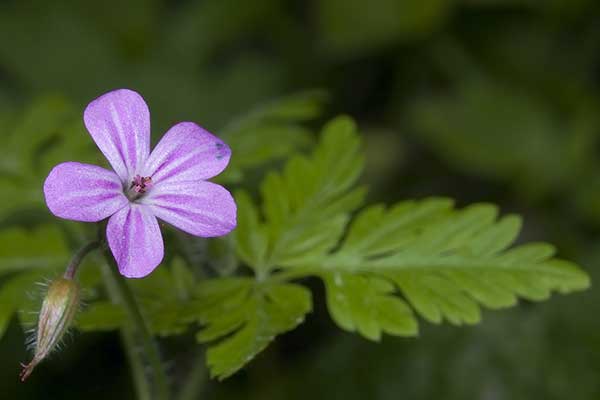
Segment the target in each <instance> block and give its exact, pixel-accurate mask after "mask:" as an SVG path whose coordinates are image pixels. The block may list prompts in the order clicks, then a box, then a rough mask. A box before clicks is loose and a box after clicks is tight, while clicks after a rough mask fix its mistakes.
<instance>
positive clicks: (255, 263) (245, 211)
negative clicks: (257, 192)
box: [233, 191, 268, 271]
mask: <svg viewBox="0 0 600 400" xmlns="http://www.w3.org/2000/svg"><path fill="white" fill-rule="evenodd" d="M235 200H236V204H237V208H238V226H237V228H236V229H235V230H234V231H233V237H234V241H235V246H236V250H237V253H238V256H239V257H240V258H241V259H242V260H243V261H244V262H245V263H246V264H248V265H250V266H252V267H253V268H254V269H255V270H256V271H261V270H262V269H263V268H264V265H265V257H266V251H267V245H268V242H267V234H266V231H265V226H264V224H262V223H261V222H260V220H259V215H258V210H257V209H256V207H255V206H254V203H253V202H252V199H251V198H250V196H249V195H248V194H247V193H246V192H244V191H238V192H237V193H236V194H235Z"/></svg>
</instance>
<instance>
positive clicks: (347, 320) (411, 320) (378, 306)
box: [321, 272, 418, 341]
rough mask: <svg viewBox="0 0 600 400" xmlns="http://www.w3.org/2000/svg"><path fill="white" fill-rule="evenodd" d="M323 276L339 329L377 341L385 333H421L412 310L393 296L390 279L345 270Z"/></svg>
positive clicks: (328, 306) (411, 334)
mask: <svg viewBox="0 0 600 400" xmlns="http://www.w3.org/2000/svg"><path fill="white" fill-rule="evenodd" d="M321 277H322V278H323V280H324V281H325V287H326V289H327V308H328V309H329V313H330V314H331V317H332V318H333V320H334V321H335V322H336V324H337V325H338V326H339V327H340V328H342V329H344V330H347V331H350V332H354V331H357V332H358V333H360V334H361V335H363V336H364V337H366V338H368V339H371V340H376V341H379V340H380V338H381V333H382V332H386V333H389V334H392V335H401V336H414V335H416V334H417V333H418V324H417V320H416V319H415V317H414V316H413V313H412V310H411V309H410V307H408V305H407V304H406V303H405V302H404V301H403V300H402V299H400V298H399V297H397V296H395V295H394V292H395V288H394V285H393V284H392V283H391V282H389V281H387V280H384V279H381V278H377V277H372V276H362V275H356V274H351V273H345V272H330V273H323V274H321Z"/></svg>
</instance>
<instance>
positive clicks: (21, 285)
mask: <svg viewBox="0 0 600 400" xmlns="http://www.w3.org/2000/svg"><path fill="white" fill-rule="evenodd" d="M43 278H44V272H43V271H32V272H26V273H22V274H18V275H16V276H14V277H12V278H10V279H8V280H7V281H5V282H4V283H3V284H2V286H0V338H2V336H3V335H4V332H5V331H6V328H7V326H8V323H9V322H10V319H11V317H12V316H13V314H14V313H15V312H18V311H22V312H23V313H26V314H27V315H29V316H30V317H31V316H32V315H33V314H31V313H33V312H36V311H38V310H35V309H32V308H31V304H32V303H33V302H35V298H34V293H35V291H36V290H40V289H39V288H38V287H37V286H36V283H39V282H41V281H42V279H43ZM40 292H41V290H40ZM38 297H39V296H38Z"/></svg>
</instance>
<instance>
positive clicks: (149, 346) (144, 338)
mask: <svg viewBox="0 0 600 400" xmlns="http://www.w3.org/2000/svg"><path fill="white" fill-rule="evenodd" d="M104 258H105V259H106V261H107V262H106V263H105V264H104V269H105V271H106V274H105V276H106V279H105V282H106V283H107V285H108V286H109V290H110V291H111V292H112V293H114V295H115V297H116V299H115V300H116V301H117V302H118V303H119V304H121V305H122V306H123V308H124V309H125V312H126V313H127V316H128V320H129V322H130V323H131V324H132V327H133V329H134V331H135V333H136V334H137V335H138V337H139V338H140V340H141V342H142V347H143V351H144V355H145V357H146V359H147V361H148V364H149V365H150V368H151V371H152V375H153V384H154V385H153V389H154V390H153V391H154V393H156V399H158V400H168V399H169V386H168V383H167V376H166V374H165V371H164V369H163V366H162V362H161V358H160V352H159V349H158V345H157V344H156V342H155V341H154V339H153V337H152V334H151V333H150V329H149V328H148V323H147V322H146V320H145V319H144V316H143V315H142V312H141V311H140V308H139V306H138V304H137V301H136V300H135V297H134V295H133V293H132V291H131V289H130V288H129V285H128V284H127V282H126V281H125V279H124V278H123V277H122V276H121V275H120V274H119V271H118V269H117V266H116V263H115V261H114V258H113V256H112V254H111V253H110V251H109V250H108V248H107V247H106V246H105V248H104ZM132 351H134V350H132ZM134 376H135V377H136V379H137V378H138V376H137V374H134ZM137 386H140V385H137Z"/></svg>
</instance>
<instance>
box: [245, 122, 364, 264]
mask: <svg viewBox="0 0 600 400" xmlns="http://www.w3.org/2000/svg"><path fill="white" fill-rule="evenodd" d="M355 130H356V127H355V125H354V123H353V122H352V121H351V120H350V119H349V118H346V117H340V118H337V119H335V120H334V121H332V122H330V123H329V124H327V125H326V126H325V128H324V129H323V133H322V140H321V143H320V145H319V146H318V147H317V148H316V149H315V151H314V152H313V154H312V155H311V156H310V157H305V156H294V157H292V158H291V159H290V160H289V161H288V163H287V164H286V166H285V168H284V169H283V171H282V173H277V172H271V173H269V174H268V175H267V176H266V178H265V180H264V181H263V183H262V185H261V188H260V189H261V193H262V195H263V199H264V202H263V207H262V211H263V214H264V216H265V222H264V223H262V222H260V221H259V218H258V211H257V209H256V208H255V207H254V206H253V205H252V203H251V201H250V200H249V198H248V197H247V195H245V194H243V193H241V194H240V195H239V196H238V197H239V199H240V201H239V211H238V213H239V216H240V220H241V221H243V222H241V223H240V224H239V227H240V228H239V230H236V232H235V233H234V235H235V238H236V243H237V247H238V249H240V251H239V254H240V257H242V258H243V259H245V260H246V262H248V264H249V265H250V266H251V267H253V268H254V269H255V270H256V271H257V273H259V274H263V273H266V272H268V271H269V270H270V269H272V268H273V267H275V266H285V265H288V264H290V263H298V262H301V261H304V262H309V261H310V260H311V259H313V258H315V259H318V258H319V257H320V256H322V255H323V254H325V253H327V252H328V251H329V250H330V249H331V248H332V247H333V246H335V245H336V243H337V240H338V239H337V238H338V237H339V236H340V235H341V234H342V232H343V230H344V226H345V225H346V222H347V220H348V215H349V213H350V212H351V211H352V210H353V209H355V208H356V207H358V206H359V205H360V204H361V203H362V201H363V197H364V194H365V190H364V189H363V188H354V189H352V190H349V188H350V187H351V186H353V184H354V183H355V182H356V180H357V179H358V177H359V174H360V171H361V170H362V165H363V157H362V155H361V154H360V140H359V138H358V136H357V135H356V132H355ZM244 222H245V223H247V224H248V225H247V226H246V225H244ZM254 235H256V237H253V236H254ZM256 262H258V263H256Z"/></svg>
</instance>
